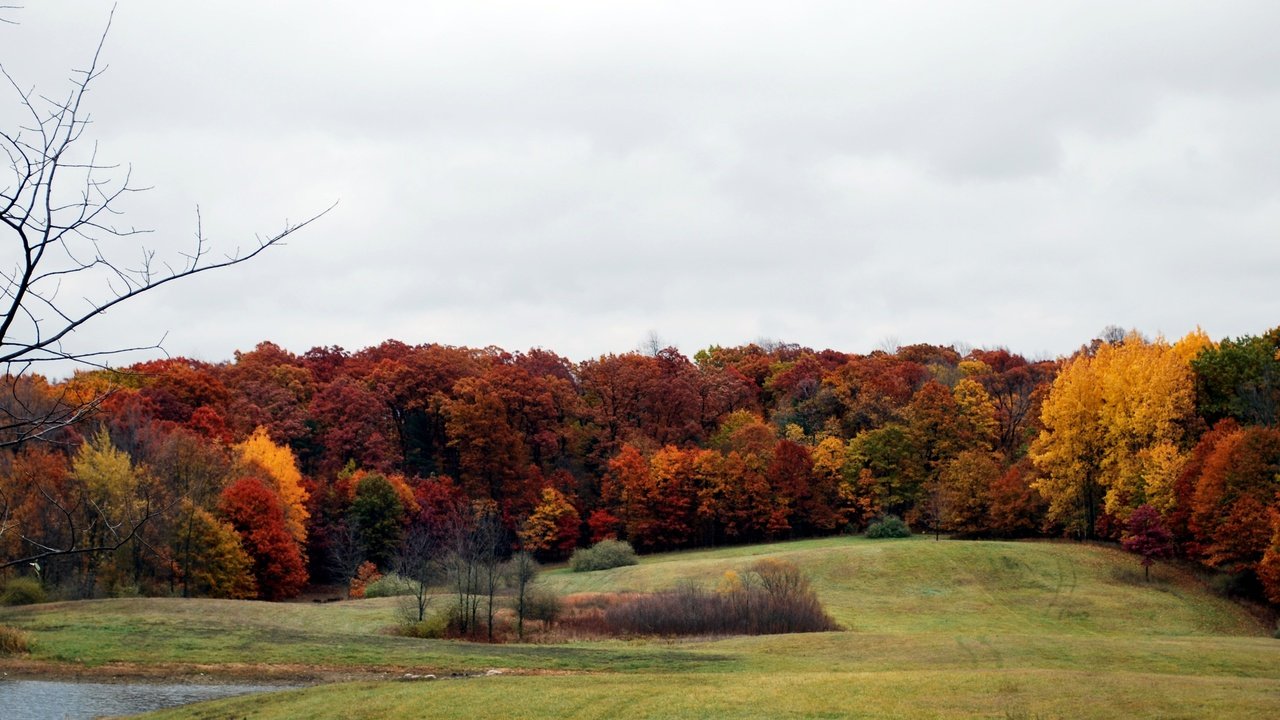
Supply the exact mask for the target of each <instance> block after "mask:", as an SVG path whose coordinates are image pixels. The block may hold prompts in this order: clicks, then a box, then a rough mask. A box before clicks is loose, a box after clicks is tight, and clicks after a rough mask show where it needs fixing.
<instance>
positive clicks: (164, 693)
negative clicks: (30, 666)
mask: <svg viewBox="0 0 1280 720" xmlns="http://www.w3.org/2000/svg"><path fill="white" fill-rule="evenodd" d="M284 689H287V688H284V687H281V686H279V685H191V684H185V683H141V682H139V683H95V682H64V681H56V680H0V718H3V719H4V720H63V719H64V718H70V719H73V720H80V719H81V718H85V719H88V718H96V717H101V716H103V715H132V714H136V713H144V712H149V711H151V710H160V709H162V708H167V707H175V706H177V705H186V704H189V703H194V702H200V701H201V700H213V699H215V698H224V697H231V696H233V695H247V694H249V693H257V692H270V691H272V690H284Z"/></svg>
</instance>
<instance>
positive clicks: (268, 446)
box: [236, 427, 310, 546]
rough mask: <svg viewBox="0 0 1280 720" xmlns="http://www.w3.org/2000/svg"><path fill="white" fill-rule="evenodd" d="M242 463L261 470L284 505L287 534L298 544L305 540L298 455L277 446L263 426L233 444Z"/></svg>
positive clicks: (304, 499)
mask: <svg viewBox="0 0 1280 720" xmlns="http://www.w3.org/2000/svg"><path fill="white" fill-rule="evenodd" d="M236 452H237V453H239V455H240V461H241V463H242V464H244V465H246V466H249V465H254V466H257V467H259V468H261V469H262V471H263V472H265V473H266V474H267V476H268V479H269V480H270V481H271V486H272V489H274V490H275V491H276V495H277V496H279V498H280V504H281V505H283V506H284V524H285V528H286V529H288V531H289V535H290V536H292V537H293V539H294V540H295V541H296V542H297V543H298V545H300V546H301V545H305V544H306V541H307V524H306V523H307V518H309V517H310V513H308V512H307V489H306V488H305V487H303V485H302V473H301V472H300V471H299V470H298V458H297V457H295V456H294V454H293V451H292V450H290V449H289V448H288V447H287V446H284V445H277V444H275V443H274V442H272V441H271V437H270V436H269V435H267V430H266V428H261V427H260V428H258V429H257V430H254V431H253V434H252V435H250V436H249V439H247V440H245V441H244V442H242V443H240V444H239V445H237V446H236Z"/></svg>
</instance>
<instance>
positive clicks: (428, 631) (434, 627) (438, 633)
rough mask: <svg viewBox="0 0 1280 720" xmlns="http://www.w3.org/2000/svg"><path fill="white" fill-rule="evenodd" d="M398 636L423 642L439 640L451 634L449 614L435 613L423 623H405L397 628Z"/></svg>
mask: <svg viewBox="0 0 1280 720" xmlns="http://www.w3.org/2000/svg"><path fill="white" fill-rule="evenodd" d="M396 634H397V635H403V636H405V637H411V638H419V639H422V640H439V639H440V638H443V637H446V636H447V635H448V634H449V613H435V614H432V615H428V616H427V617H426V619H424V620H423V621H422V622H411V623H404V624H402V625H400V626H398V627H397V628H396Z"/></svg>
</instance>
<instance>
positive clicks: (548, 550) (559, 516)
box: [519, 487, 582, 558]
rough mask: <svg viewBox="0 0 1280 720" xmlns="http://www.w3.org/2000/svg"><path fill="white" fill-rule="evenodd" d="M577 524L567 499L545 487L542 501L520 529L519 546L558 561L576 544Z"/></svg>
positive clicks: (576, 516) (574, 511)
mask: <svg viewBox="0 0 1280 720" xmlns="http://www.w3.org/2000/svg"><path fill="white" fill-rule="evenodd" d="M581 524H582V521H581V519H580V518H579V516H578V511H577V509H576V508H574V507H573V504H572V503H570V502H569V498H567V497H565V496H564V493H562V492H560V491H559V490H556V489H555V488H553V487H546V488H543V489H542V501H541V502H539V503H538V506H537V507H535V508H534V509H533V514H531V515H530V516H529V519H527V520H525V521H524V525H523V526H522V527H521V528H520V533H519V535H520V543H521V545H522V546H523V548H524V549H525V550H526V551H528V552H532V553H539V554H541V555H543V556H550V557H553V558H561V557H564V556H565V555H567V554H568V553H569V552H570V551H572V550H573V548H574V546H575V545H577V544H578V526H579V525H581Z"/></svg>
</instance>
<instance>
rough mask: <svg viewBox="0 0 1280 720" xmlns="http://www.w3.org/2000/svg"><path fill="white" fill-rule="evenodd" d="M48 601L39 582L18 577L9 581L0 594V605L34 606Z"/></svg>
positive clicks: (29, 578)
mask: <svg viewBox="0 0 1280 720" xmlns="http://www.w3.org/2000/svg"><path fill="white" fill-rule="evenodd" d="M46 600H48V596H47V595H45V592H44V587H43V586H42V585H41V584H40V581H39V580H36V579H35V578H31V577H19V578H14V579H12V580H10V581H9V582H8V583H7V584H6V585H5V586H4V592H0V605H34V604H35V603H42V602H45V601H46Z"/></svg>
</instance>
